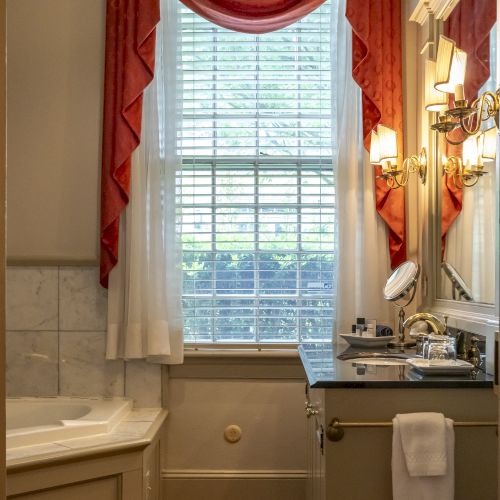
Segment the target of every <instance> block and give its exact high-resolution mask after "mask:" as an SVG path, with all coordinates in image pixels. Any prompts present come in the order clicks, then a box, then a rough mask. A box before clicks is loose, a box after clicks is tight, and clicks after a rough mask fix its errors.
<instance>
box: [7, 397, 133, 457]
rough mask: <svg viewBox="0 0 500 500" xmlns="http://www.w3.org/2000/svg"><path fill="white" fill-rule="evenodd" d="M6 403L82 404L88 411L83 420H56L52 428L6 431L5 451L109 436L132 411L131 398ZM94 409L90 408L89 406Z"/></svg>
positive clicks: (34, 399) (14, 400) (31, 399)
mask: <svg viewBox="0 0 500 500" xmlns="http://www.w3.org/2000/svg"><path fill="white" fill-rule="evenodd" d="M6 401H7V403H9V402H10V403H11V404H22V403H23V402H28V403H42V404H43V403H46V404H51V403H60V404H64V403H66V404H80V405H81V404H84V403H85V402H88V403H89V405H90V407H91V409H90V411H89V412H88V413H87V414H85V415H84V416H82V417H80V418H78V419H75V420H64V419H61V420H59V421H58V422H57V423H56V424H55V425H42V426H31V427H20V428H15V429H10V430H8V431H7V435H6V439H7V449H14V448H20V447H24V446H33V445H38V444H46V443H50V442H54V441H61V440H66V439H73V438H78V437H88V436H94V435H99V434H108V433H110V432H111V431H112V430H113V429H114V428H115V427H116V426H117V425H118V423H119V422H120V421H121V420H122V419H123V418H125V417H126V416H127V415H128V414H129V413H130V412H131V411H132V407H133V400H132V399H130V398H97V397H92V398H84V397H68V396H63V397H49V398H44V397H40V398H37V397H20V398H7V400H6ZM92 405H93V406H92Z"/></svg>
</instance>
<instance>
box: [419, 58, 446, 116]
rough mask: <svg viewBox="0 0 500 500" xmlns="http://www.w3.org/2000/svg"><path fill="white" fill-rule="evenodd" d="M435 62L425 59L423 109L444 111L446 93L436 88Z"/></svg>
mask: <svg viewBox="0 0 500 500" xmlns="http://www.w3.org/2000/svg"><path fill="white" fill-rule="evenodd" d="M435 84H436V62H435V61H431V60H430V59H429V60H427V61H425V109H426V110H427V111H444V110H445V109H447V108H448V94H446V93H445V92H440V91H439V90H436V88H435V87H434V85H435Z"/></svg>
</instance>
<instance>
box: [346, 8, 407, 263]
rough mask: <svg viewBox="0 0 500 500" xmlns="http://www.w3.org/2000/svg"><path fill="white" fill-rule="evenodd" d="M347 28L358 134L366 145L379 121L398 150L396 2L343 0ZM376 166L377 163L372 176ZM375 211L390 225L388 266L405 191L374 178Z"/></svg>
mask: <svg viewBox="0 0 500 500" xmlns="http://www.w3.org/2000/svg"><path fill="white" fill-rule="evenodd" d="M346 16H347V19H348V20H349V22H350V23H351V26H352V31H353V33H352V76H353V78H354V80H355V81H356V82H357V83H358V85H359V86H360V87H361V89H362V91H363V95H362V104H363V137H364V144H365V148H366V149H367V150H369V148H370V132H371V131H372V129H373V128H375V127H376V126H377V124H378V123H381V124H383V125H386V126H387V127H391V128H392V129H394V130H395V131H396V133H397V141H398V151H399V155H400V158H399V159H398V160H399V161H401V160H402V154H403V83H402V54H401V3H400V0H347V9H346ZM379 174H380V168H379V167H377V175H379ZM375 185H376V200H377V211H378V213H379V214H380V216H381V217H382V219H383V220H384V221H385V223H386V224H387V226H388V229H389V252H390V256H391V267H392V268H395V267H397V266H398V265H399V264H401V263H402V262H403V261H405V260H406V233H405V193H404V189H402V188H400V189H389V188H388V187H387V185H386V183H385V181H383V180H376V181H375Z"/></svg>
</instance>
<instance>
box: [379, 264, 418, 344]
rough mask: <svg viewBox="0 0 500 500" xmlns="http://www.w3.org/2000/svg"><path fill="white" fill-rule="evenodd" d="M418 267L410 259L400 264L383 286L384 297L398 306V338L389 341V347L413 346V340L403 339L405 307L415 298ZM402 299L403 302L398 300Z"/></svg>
mask: <svg viewBox="0 0 500 500" xmlns="http://www.w3.org/2000/svg"><path fill="white" fill-rule="evenodd" d="M419 274H420V267H419V266H418V264H416V263H415V262H412V261H410V260H408V261H406V262H403V263H402V264H400V265H399V266H398V267H397V268H396V269H395V270H394V271H393V272H392V274H391V275H390V276H389V279H388V280H387V283H386V285H385V288H384V299H386V300H389V301H391V302H394V304H395V305H396V307H399V322H398V340H397V341H394V342H390V343H389V344H388V346H389V347H392V348H396V349H401V350H404V349H405V347H413V346H415V344H416V342H415V341H405V329H404V326H403V323H404V321H405V307H406V306H408V305H409V304H410V303H411V301H412V300H413V299H414V298H415V293H416V292H417V280H418V276H419ZM402 299H404V300H405V302H404V303H401V302H398V301H399V300H402Z"/></svg>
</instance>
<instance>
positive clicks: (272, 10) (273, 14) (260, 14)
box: [181, 0, 325, 33]
mask: <svg viewBox="0 0 500 500" xmlns="http://www.w3.org/2000/svg"><path fill="white" fill-rule="evenodd" d="M181 2H182V3H183V4H184V5H185V6H186V7H188V8H190V9H191V10H193V11H194V12H196V13H197V14H199V15H200V16H202V17H204V18H205V19H208V20H209V21H212V22H213V23H215V24H217V25H219V26H222V27H224V28H228V29H230V30H234V31H241V32H243V33H269V32H271V31H276V30H279V29H281V28H285V27H286V26H289V25H290V24H292V23H294V22H296V21H298V20H299V19H302V18H303V17H304V16H306V15H307V14H309V13H310V12H312V11H313V10H315V9H317V8H318V7H319V6H320V5H321V4H322V3H324V2H325V0H181Z"/></svg>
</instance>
